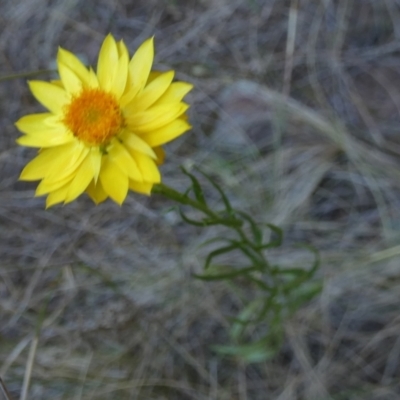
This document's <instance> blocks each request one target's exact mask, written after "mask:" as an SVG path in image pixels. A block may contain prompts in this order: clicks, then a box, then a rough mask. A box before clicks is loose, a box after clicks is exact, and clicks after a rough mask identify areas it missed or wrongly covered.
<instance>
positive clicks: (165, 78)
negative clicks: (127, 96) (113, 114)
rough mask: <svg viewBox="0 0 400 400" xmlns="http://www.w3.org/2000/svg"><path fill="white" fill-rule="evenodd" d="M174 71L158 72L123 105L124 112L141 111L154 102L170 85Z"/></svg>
mask: <svg viewBox="0 0 400 400" xmlns="http://www.w3.org/2000/svg"><path fill="white" fill-rule="evenodd" d="M174 74H175V73H174V71H168V72H165V73H163V74H160V75H159V76H158V77H157V78H155V79H154V80H152V81H151V83H150V84H148V85H147V86H146V87H145V88H144V89H143V91H142V92H140V93H139V94H138V95H137V96H136V97H135V98H134V99H133V100H132V101H131V102H130V103H129V104H127V105H126V106H125V107H124V112H125V113H127V114H129V113H131V112H132V111H133V112H137V111H143V110H146V109H147V108H149V107H150V106H151V105H152V104H154V103H155V102H156V101H157V100H158V99H159V98H160V97H161V96H162V95H163V94H164V93H165V91H166V90H167V89H168V87H169V86H170V85H171V82H172V79H174Z"/></svg>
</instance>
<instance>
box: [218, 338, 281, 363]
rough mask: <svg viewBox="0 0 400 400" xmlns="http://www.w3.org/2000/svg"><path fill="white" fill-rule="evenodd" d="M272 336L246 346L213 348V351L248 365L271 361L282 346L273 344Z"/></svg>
mask: <svg viewBox="0 0 400 400" xmlns="http://www.w3.org/2000/svg"><path fill="white" fill-rule="evenodd" d="M272 342H273V341H271V338H270V336H269V335H268V336H266V337H264V338H263V339H261V340H259V341H256V342H253V343H250V344H245V345H231V346H213V347H212V349H213V350H214V351H216V352H217V353H219V354H221V355H226V356H233V357H237V358H239V359H241V360H242V361H244V362H247V363H257V362H264V361H268V360H271V359H272V358H273V357H275V355H276V354H277V353H278V351H279V348H280V345H278V344H275V343H272Z"/></svg>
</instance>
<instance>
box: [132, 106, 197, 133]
mask: <svg viewBox="0 0 400 400" xmlns="http://www.w3.org/2000/svg"><path fill="white" fill-rule="evenodd" d="M188 108H189V106H188V105H187V104H185V103H176V104H165V105H164V104H163V105H160V106H154V107H151V108H149V109H148V110H146V111H143V112H140V113H137V114H135V115H132V116H126V122H127V124H128V129H130V130H132V131H133V132H137V133H146V132H150V131H152V130H155V129H159V128H161V127H163V126H165V125H167V124H169V123H171V122H172V121H173V120H174V119H176V118H178V117H179V116H180V115H182V114H183V113H184V112H185V111H186V110H187V109H188Z"/></svg>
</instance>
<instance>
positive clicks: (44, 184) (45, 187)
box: [35, 175, 74, 196]
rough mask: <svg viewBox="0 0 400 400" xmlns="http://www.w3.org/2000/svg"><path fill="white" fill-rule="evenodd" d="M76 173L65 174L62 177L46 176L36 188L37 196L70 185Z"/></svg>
mask: <svg viewBox="0 0 400 400" xmlns="http://www.w3.org/2000/svg"><path fill="white" fill-rule="evenodd" d="M73 178H74V175H68V176H64V177H62V178H60V179H55V180H52V179H46V177H45V178H44V179H43V180H42V181H41V182H40V183H39V185H38V187H37V188H36V192H35V196H43V195H44V194H47V193H51V192H54V191H56V190H58V189H60V188H61V187H63V186H65V185H69V184H70V182H71V181H72V179H73Z"/></svg>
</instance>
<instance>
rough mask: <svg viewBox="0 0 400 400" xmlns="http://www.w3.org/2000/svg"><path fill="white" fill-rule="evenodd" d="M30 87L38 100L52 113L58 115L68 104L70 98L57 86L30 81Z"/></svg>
mask: <svg viewBox="0 0 400 400" xmlns="http://www.w3.org/2000/svg"><path fill="white" fill-rule="evenodd" d="M29 87H30V89H31V92H32V94H33V95H34V96H35V97H36V99H37V100H38V101H39V102H40V103H41V104H43V105H44V106H45V107H46V108H47V109H49V110H50V111H51V112H53V113H55V114H58V113H61V112H62V109H63V107H64V106H65V105H66V104H68V102H69V101H70V97H69V95H68V94H67V92H66V91H65V90H64V89H62V88H60V87H59V86H57V85H53V84H52V83H48V82H42V81H30V82H29Z"/></svg>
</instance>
